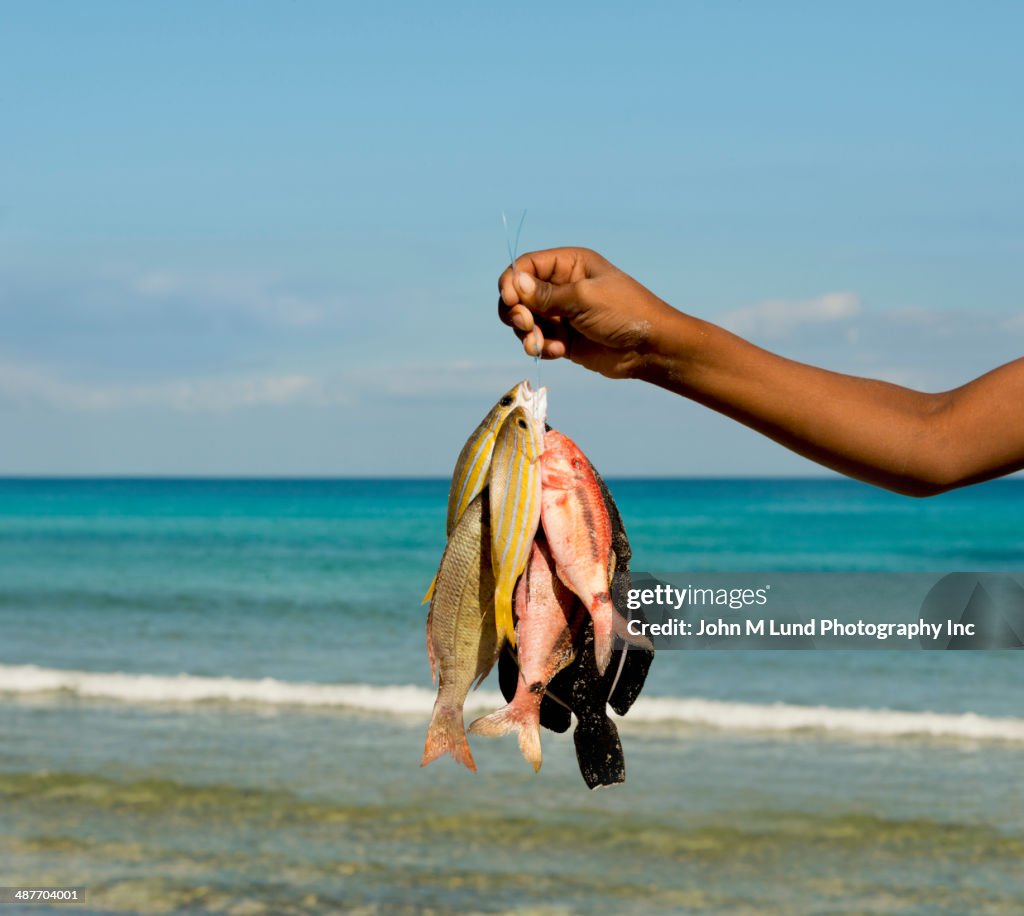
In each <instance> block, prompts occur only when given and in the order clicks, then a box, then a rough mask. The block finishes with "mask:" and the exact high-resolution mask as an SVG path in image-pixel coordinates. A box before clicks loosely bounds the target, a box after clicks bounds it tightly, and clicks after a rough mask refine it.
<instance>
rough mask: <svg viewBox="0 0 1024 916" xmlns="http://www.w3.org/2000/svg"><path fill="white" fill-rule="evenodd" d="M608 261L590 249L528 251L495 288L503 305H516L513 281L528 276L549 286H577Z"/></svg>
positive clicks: (506, 269)
mask: <svg viewBox="0 0 1024 916" xmlns="http://www.w3.org/2000/svg"><path fill="white" fill-rule="evenodd" d="M602 264H607V262H606V261H605V260H604V258H602V257H601V256H600V255H599V254H598V253H597V252H596V251H591V250H590V249H589V248H548V249H545V250H543V251H530V252H528V253H526V254H524V255H520V257H518V258H516V262H515V265H514V266H510V267H506V268H505V270H504V271H502V274H501V276H500V277H499V278H498V289H499V290H500V291H501V298H502V299H503V300H504V302H505V304H506V305H518V304H519V293H518V291H517V290H516V287H515V284H514V282H513V280H514V278H515V277H516V276H517V275H519V274H521V273H527V274H531V275H532V276H534V277H536V278H537V279H538V280H546V281H547V282H548V283H577V282H579V281H580V280H584V279H587V278H588V277H591V276H593V274H594V271H595V269H598V268H599V267H600V266H601V265H602Z"/></svg>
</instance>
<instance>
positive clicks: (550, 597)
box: [469, 538, 585, 773]
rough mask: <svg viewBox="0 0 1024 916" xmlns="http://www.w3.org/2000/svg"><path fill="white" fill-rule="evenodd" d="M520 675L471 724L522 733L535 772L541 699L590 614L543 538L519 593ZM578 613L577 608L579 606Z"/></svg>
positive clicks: (481, 731)
mask: <svg viewBox="0 0 1024 916" xmlns="http://www.w3.org/2000/svg"><path fill="white" fill-rule="evenodd" d="M515 609H516V615H517V616H518V618H519V619H518V622H517V623H516V635H517V640H518V645H519V650H518V655H519V680H518V682H517V685H516V692H515V696H514V697H513V698H512V701H511V702H510V703H508V705H506V706H504V707H502V708H501V709H499V710H498V711H497V712H492V713H491V714H490V715H489V716H484V717H483V718H480V719H477V720H476V721H475V722H473V724H472V725H470V726H469V731H470V732H471V733H472V734H474V735H504V734H507V733H508V732H511V731H516V732H518V733H519V750H520V751H522V754H523V757H525V758H526V761H527V762H528V763H530V764H532V765H533V771H534V772H535V773H536V772H537V771H538V770H539V769H540V765H541V748H540V704H541V701H542V700H543V699H544V691H545V689H546V688H547V686H548V684H549V683H550V681H551V679H552V678H553V677H554V676H555V675H556V674H558V672H559V671H561V670H562V669H563V668H564V667H565V666H566V665H568V664H569V662H571V661H572V659H573V656H574V654H575V653H574V650H573V637H574V634H575V633H576V632H577V631H578V630H579V627H580V624H581V623H582V621H583V620H584V619H585V617H584V616H583V610H582V608H580V606H579V602H578V601H577V599H576V596H575V595H574V594H573V593H572V592H571V591H569V589H568V588H566V587H565V585H563V584H562V582H561V580H560V579H559V578H558V576H557V575H556V574H555V570H554V562H553V561H552V559H551V554H550V553H549V552H548V549H547V546H546V545H545V544H544V542H543V540H542V539H540V538H538V539H537V540H536V541H534V543H533V549H532V551H531V553H530V560H529V563H528V564H527V567H526V571H525V572H524V573H523V575H522V577H521V578H520V579H519V585H518V586H517V587H516V593H515ZM577 610H578V611H579V613H576V611H577Z"/></svg>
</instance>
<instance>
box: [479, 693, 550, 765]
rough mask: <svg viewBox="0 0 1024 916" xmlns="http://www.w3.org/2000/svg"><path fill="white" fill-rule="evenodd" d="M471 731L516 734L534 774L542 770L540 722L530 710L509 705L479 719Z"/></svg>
mask: <svg viewBox="0 0 1024 916" xmlns="http://www.w3.org/2000/svg"><path fill="white" fill-rule="evenodd" d="M469 730H470V732H471V733H472V734H474V735H507V734H508V733H509V732H513V731H514V732H516V733H517V734H518V736H519V750H520V752H521V753H522V755H523V757H524V759H525V760H526V762H527V763H529V764H530V765H531V766H532V767H533V772H534V773H536V772H537V771H538V770H540V764H541V759H542V758H541V750H540V720H539V719H538V717H537V715H531V714H530V710H524V709H522V708H520V707H517V706H516V705H515V704H514V703H509V704H508V705H507V706H503V707H502V708H501V709H499V710H498V711H497V712H492V713H491V714H490V715H489V716H483V717H482V718H480V719H477V720H476V721H475V722H473V723H472V724H471V725H470V726H469Z"/></svg>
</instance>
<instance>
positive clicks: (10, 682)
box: [0, 665, 1024, 743]
mask: <svg viewBox="0 0 1024 916" xmlns="http://www.w3.org/2000/svg"><path fill="white" fill-rule="evenodd" d="M46 694H66V695H70V696H72V697H78V698H82V699H96V700H114V701H119V702H123V703H137V704H162V705H180V704H185V705H188V704H201V703H225V704H246V705H259V706H284V707H287V706H291V707H316V708H337V709H349V710H354V711H360V712H368V713H376V714H381V715H389V716H427V715H429V714H430V711H431V709H432V708H433V704H434V692H433V691H432V690H427V689H425V688H422V687H414V686H377V685H372V684H317V683H308V682H307V683H303V682H295V681H281V680H277V679H275V678H260V679H246V678H233V677H201V676H197V675H191V674H178V675H171V676H168V675H156V674H129V673H125V672H109V673H100V672H91V671H70V670H63V669H55V668H40V667H37V666H36V665H0V695H6V696H7V697H18V696H31V695H46ZM503 702H504V701H503V700H502V698H501V696H500V694H498V693H496V692H493V691H487V690H481V691H475V692H473V693H472V694H470V696H469V698H468V699H467V701H466V710H467V712H474V711H477V710H491V709H494V708H496V707H497V706H500V705H501V704H502V703H503ZM624 724H637V725H682V726H698V727H705V728H712V729H720V730H724V731H735V732H776V733H779V732H781V733H794V732H821V733H825V734H835V735H837V736H841V735H853V736H861V737H867V738H945V739H954V740H970V741H1003V742H1014V743H1024V719H1013V718H997V717H993V716H983V715H978V714H976V713H970V712H968V713H957V714H954V713H939V712H908V711H903V710H892V709H848V708H840V707H833V706H798V705H794V704H788V703H737V702H729V701H723V700H707V699H703V698H697V697H647V698H642V699H640V700H638V701H637V703H636V705H635V706H634V707H633V709H632V710H630V713H629V716H628V719H626V720H625V721H624Z"/></svg>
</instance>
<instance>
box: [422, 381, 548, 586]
mask: <svg viewBox="0 0 1024 916" xmlns="http://www.w3.org/2000/svg"><path fill="white" fill-rule="evenodd" d="M535 396H536V392H534V391H533V390H532V389H531V388H530V383H529V381H528V380H527V379H523V381H521V382H520V383H519V384H518V385H516V386H515V388H511V389H509V390H508V391H506V392H505V394H504V395H502V397H501V398H500V399H499V400H498V403H497V404H495V405H494V406H493V407H492V408H491V409H490V411H488V413H487V416H485V417H484V418H483V420H481V421H480V423H479V425H478V426H477V428H476V429H474V430H473V432H472V433H471V434H470V437H469V438H468V439H467V440H466V444H465V445H463V446H462V450H461V451H460V452H459V457H458V459H457V460H456V462H455V470H454V471H453V472H452V482H451V486H450V487H449V489H448V515H447V519H446V521H445V533H446V534H447V535H448V536H449V537H451V533H452V531H454V530H455V526H456V525H457V524H458V521H459V519H460V518H461V517H462V513H463V512H465V511H466V507H467V506H469V504H470V503H471V502H473V500H474V499H476V498H477V496H479V495H480V493H481V492H483V490H484V488H485V487H486V486H487V481H488V477H489V472H490V469H491V456H492V455H493V453H494V443H495V440H496V439H497V436H498V430H499V429H501V424H502V423H504V422H505V418H506V417H508V415H509V414H510V413H511V412H512V411H513V409H515V408H516V407H519V406H525V407H529V406H531V405H532V404H533V399H534V397H535ZM435 584H436V579H435V581H434V582H431V583H430V588H428V589H427V593H426V595H424V597H423V603H424V604H426V603H427V602H428V601H429V600H430V599H431V597H432V596H433V594H434V586H435Z"/></svg>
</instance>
